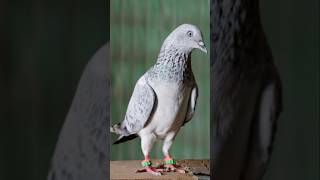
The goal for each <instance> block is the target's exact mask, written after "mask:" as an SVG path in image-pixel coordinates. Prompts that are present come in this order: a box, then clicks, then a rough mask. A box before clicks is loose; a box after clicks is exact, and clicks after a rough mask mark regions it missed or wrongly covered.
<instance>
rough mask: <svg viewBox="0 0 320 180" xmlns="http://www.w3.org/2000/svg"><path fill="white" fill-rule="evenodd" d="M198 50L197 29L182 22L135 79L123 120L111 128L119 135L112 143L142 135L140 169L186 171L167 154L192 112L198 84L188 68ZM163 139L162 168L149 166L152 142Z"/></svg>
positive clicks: (200, 44)
mask: <svg viewBox="0 0 320 180" xmlns="http://www.w3.org/2000/svg"><path fill="white" fill-rule="evenodd" d="M195 48H196V49H199V50H201V51H203V52H205V53H207V49H206V47H205V44H204V42H203V40H202V33H201V31H200V29H199V28H198V27H196V26H194V25H191V24H182V25H180V26H178V27H177V28H176V29H174V30H173V31H172V32H171V33H170V34H169V35H168V37H167V38H166V39H165V40H164V42H163V44H162V46H161V49H160V53H159V55H158V58H157V61H156V63H155V64H154V65H153V66H152V67H151V68H150V69H149V70H148V71H147V72H146V73H145V74H143V75H142V76H141V77H140V78H139V80H138V81H137V83H136V85H135V88H134V90H133V94H132V96H131V99H130V101H129V104H128V107H127V111H126V114H125V117H124V120H123V121H122V122H121V123H118V124H115V125H113V126H111V127H110V131H111V132H113V133H116V134H119V135H120V136H119V138H118V139H117V140H116V141H115V142H114V144H119V143H123V142H126V141H128V140H131V139H134V138H136V137H140V138H141V149H142V152H143V155H144V157H145V159H144V160H143V161H142V162H141V164H142V166H143V169H142V170H141V171H140V170H138V171H137V172H148V173H150V174H153V175H161V174H162V173H161V172H163V171H166V172H168V171H178V172H181V173H185V171H184V170H183V169H181V168H180V167H179V166H178V165H176V162H175V160H174V159H173V157H172V156H171V155H170V154H169V149H170V147H171V145H172V143H173V141H174V139H175V137H176V135H177V133H178V132H179V130H180V128H181V127H182V126H183V125H184V124H186V123H187V122H189V121H190V120H191V118H192V116H193V114H194V112H195V107H196V102H197V97H198V86H197V83H196V81H195V78H194V75H193V72H192V68H191V52H192V50H193V49H195ZM157 140H163V141H164V143H163V147H162V151H163V154H164V157H165V158H164V167H163V168H155V167H152V163H151V160H150V151H151V149H152V146H153V143H154V142H155V141H157Z"/></svg>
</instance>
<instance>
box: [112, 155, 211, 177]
mask: <svg viewBox="0 0 320 180" xmlns="http://www.w3.org/2000/svg"><path fill="white" fill-rule="evenodd" d="M140 162H141V161H140V160H131V161H110V179H112V180H125V179H128V180H146V179H168V180H179V179H181V180H195V179H199V178H198V176H197V175H209V174H210V162H209V160H177V164H178V165H180V166H182V167H183V168H184V169H185V170H186V171H187V173H186V174H181V173H177V172H165V173H163V175H162V176H153V175H150V174H148V173H136V170H137V169H141V165H140ZM152 162H153V166H158V165H160V164H161V163H162V160H152Z"/></svg>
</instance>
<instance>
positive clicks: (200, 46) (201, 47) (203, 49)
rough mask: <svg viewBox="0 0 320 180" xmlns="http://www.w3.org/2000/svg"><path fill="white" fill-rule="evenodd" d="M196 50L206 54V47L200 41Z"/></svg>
mask: <svg viewBox="0 0 320 180" xmlns="http://www.w3.org/2000/svg"><path fill="white" fill-rule="evenodd" d="M198 49H200V50H201V51H203V52H205V53H206V54H207V53H208V51H207V48H206V46H205V45H204V43H203V42H202V41H199V42H198Z"/></svg>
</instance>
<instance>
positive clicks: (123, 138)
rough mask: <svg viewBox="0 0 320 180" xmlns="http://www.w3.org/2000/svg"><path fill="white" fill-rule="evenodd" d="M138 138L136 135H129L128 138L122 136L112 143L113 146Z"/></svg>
mask: <svg viewBox="0 0 320 180" xmlns="http://www.w3.org/2000/svg"><path fill="white" fill-rule="evenodd" d="M136 137H138V135H137V134H131V135H129V136H124V135H121V136H119V138H118V139H117V140H116V141H115V142H114V143H113V144H120V143H123V142H126V141H130V140H132V139H134V138H136Z"/></svg>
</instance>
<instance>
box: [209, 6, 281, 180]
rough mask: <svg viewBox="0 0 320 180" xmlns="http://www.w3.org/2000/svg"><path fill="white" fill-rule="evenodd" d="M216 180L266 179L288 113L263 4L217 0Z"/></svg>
mask: <svg viewBox="0 0 320 180" xmlns="http://www.w3.org/2000/svg"><path fill="white" fill-rule="evenodd" d="M211 7H212V10H211V19H212V24H211V25H212V27H213V28H211V37H212V39H211V44H214V48H212V49H211V52H212V53H211V55H212V56H211V58H212V61H211V62H212V64H211V65H212V88H211V91H212V93H211V94H212V100H213V101H212V109H211V110H212V111H213V116H212V119H213V123H212V128H211V132H212V134H211V135H212V136H211V137H212V138H211V139H213V143H211V148H212V153H211V154H212V156H213V158H212V161H211V167H212V169H213V171H211V173H212V174H211V175H212V176H211V177H212V178H213V179H214V180H261V179H263V176H264V174H265V172H266V170H267V167H268V164H269V162H270V158H271V155H272V150H273V147H274V142H275V137H276V132H277V122H278V119H279V117H280V114H281V112H282V109H283V104H282V83H281V77H280V74H279V71H278V69H277V67H276V64H275V63H274V61H273V57H272V52H271V48H270V46H269V45H268V41H267V38H266V35H265V33H264V32H263V28H262V26H261V24H262V23H261V21H260V14H259V0H254V1H250V3H248V2H244V1H241V0H225V1H217V0H214V1H212V5H211Z"/></svg>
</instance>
